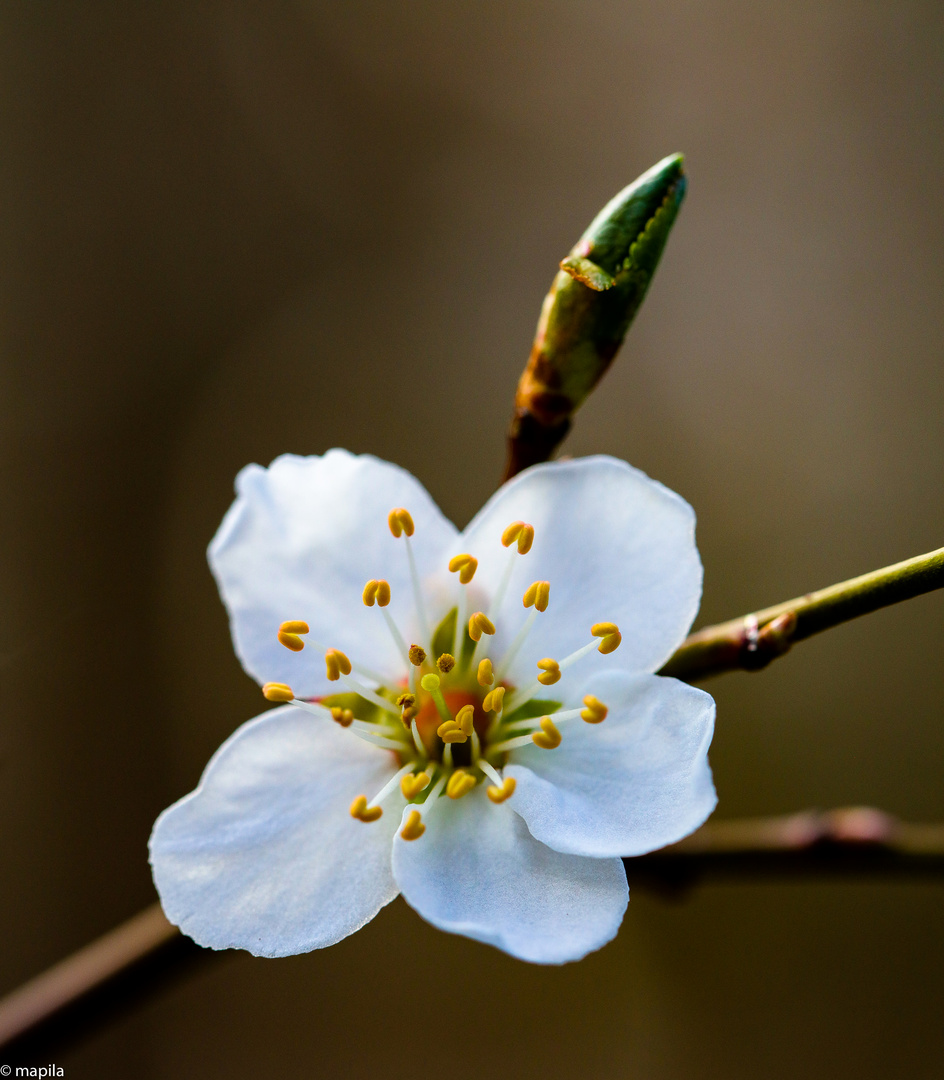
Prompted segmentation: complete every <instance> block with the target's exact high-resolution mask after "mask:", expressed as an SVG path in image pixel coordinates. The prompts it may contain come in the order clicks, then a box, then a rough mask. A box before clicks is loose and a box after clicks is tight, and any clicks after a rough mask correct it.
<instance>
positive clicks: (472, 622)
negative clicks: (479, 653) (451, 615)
mask: <svg viewBox="0 0 944 1080" xmlns="http://www.w3.org/2000/svg"><path fill="white" fill-rule="evenodd" d="M494 633H495V624H494V623H493V622H492V620H491V619H490V618H489V617H488V616H487V615H486V614H485V612H484V611H476V612H475V614H474V615H472V616H471V617H470V619H469V637H470V638H472V640H473V641H480V640H481V638H482V635H483V634H494Z"/></svg>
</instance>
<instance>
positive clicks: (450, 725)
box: [436, 720, 462, 739]
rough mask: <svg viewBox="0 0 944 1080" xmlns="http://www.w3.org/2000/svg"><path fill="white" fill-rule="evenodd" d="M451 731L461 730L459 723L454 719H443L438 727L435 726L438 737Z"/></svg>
mask: <svg viewBox="0 0 944 1080" xmlns="http://www.w3.org/2000/svg"><path fill="white" fill-rule="evenodd" d="M453 731H458V732H461V731H462V727H461V725H460V724H457V723H456V721H455V720H444V721H443V722H442V723H441V724H440V725H439V727H438V728H436V734H437V735H438V736H439V737H440V739H442V738H443V737H444V736H446V735H448V734H449V733H450V732H453Z"/></svg>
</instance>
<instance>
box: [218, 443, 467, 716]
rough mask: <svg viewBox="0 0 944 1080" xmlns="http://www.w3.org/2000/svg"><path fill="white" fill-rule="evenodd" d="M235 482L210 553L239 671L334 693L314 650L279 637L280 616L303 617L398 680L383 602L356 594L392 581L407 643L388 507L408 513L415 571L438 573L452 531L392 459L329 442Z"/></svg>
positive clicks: (301, 689) (409, 629)
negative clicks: (312, 453)
mask: <svg viewBox="0 0 944 1080" xmlns="http://www.w3.org/2000/svg"><path fill="white" fill-rule="evenodd" d="M236 490H237V492H238V497H237V499H236V501H235V502H234V503H233V505H232V506H231V507H230V509H229V511H228V512H227V514H226V517H225V518H224V519H223V523H222V525H221V526H220V529H219V531H218V532H217V534H216V536H215V537H214V538H213V542H212V543H211V544H210V550H209V559H210V566H211V568H212V570H213V573H214V575H215V576H216V580H217V583H218V584H219V587H220V592H221V594H222V596H223V601H224V603H225V604H226V607H227V609H228V610H229V613H230V623H231V627H232V632H233V640H234V643H235V646H236V652H237V654H238V656H239V658H240V660H241V661H242V664H243V667H244V668H245V669H246V671H248V672H249V674H250V675H252V676H253V678H255V679H256V680H257V681H258V682H260V683H262V682H283V683H288V684H289V686H291V687H292V688H293V689H294V690H295V694H296V696H298V697H314V696H317V695H321V694H328V693H331V692H332V691H337V690H338V684H337V683H329V682H328V681H327V679H326V677H325V667H324V662H323V658H322V657H321V656H320V655H318V653H317V652H316V651H315V650H314V649H309V650H306V651H305V652H303V653H302V654H301V655H298V654H295V653H291V652H289V651H288V650H287V649H285V648H283V647H282V646H281V645H279V644H278V642H277V640H276V632H277V631H278V627H279V624H280V623H281V622H283V621H285V620H286V619H304V620H305V621H306V622H307V623H308V624H309V626H310V627H311V637H312V639H314V641H316V642H319V643H320V644H322V645H323V646H324V647H325V648H336V649H340V650H341V651H342V652H344V653H347V654H348V656H349V657H350V658H351V660H353V661H354V662H355V663H361V664H363V665H364V666H365V667H368V668H372V669H374V670H377V671H379V672H380V673H381V674H383V675H386V676H388V677H390V678H394V677H401V676H403V674H404V673H405V671H406V668H407V663H406V660H405V658H402V657H400V656H399V655H398V653H397V650H396V648H395V646H394V644H393V639H392V637H391V636H390V634H389V632H388V630H387V626H386V624H385V623H384V620H383V617H382V615H381V614H380V610H379V609H378V608H376V607H374V608H367V607H365V606H364V604H363V603H362V601H361V593H362V591H363V588H364V585H365V583H366V582H367V581H369V580H370V579H371V578H383V579H386V580H387V581H389V582H390V587H391V590H392V594H393V599H392V601H391V603H390V606H389V608H388V609H387V610H388V611H389V612H390V613H391V614H392V615H393V617H394V619H395V620H396V621H397V622H398V624H399V626H400V630H401V632H402V633H403V635H404V636H405V637H406V643H407V644H408V645H409V644H410V642H411V641H415V640H417V639H418V632H419V631H418V624H417V621H416V615H415V605H414V602H413V591H412V587H411V579H410V573H409V564H408V562H407V554H406V550H405V544H404V540H403V539H402V538H401V539H400V540H395V539H394V538H393V536H392V535H391V533H390V530H389V529H388V527H387V515H388V513H389V512H390V510H392V509H393V508H394V507H396V506H403V507H405V508H406V509H407V510H409V512H410V514H411V515H412V517H413V520H414V523H415V525H416V533H415V535H414V536H413V541H412V542H413V550H414V552H415V554H416V561H417V566H418V568H419V572H420V575H421V576H424V575H427V574H429V573H431V572H434V571H441V576H443V577H445V576H447V572H446V569H445V561H444V560H445V558H446V556H445V554H444V553H445V550H446V548H447V547H448V546H449V544H450V543H451V542H452V541H453V539H454V538H455V536H456V529H455V526H454V525H453V524H452V523H451V522H449V521H448V520H447V519H446V518H444V517H443V515H442V514H441V513H440V511H439V509H438V508H437V506H436V504H435V503H434V502H433V500H432V499H431V498H430V496H429V494H428V493H427V492H426V490H425V489H424V488H423V487H422V485H421V484H420V483H419V482H418V481H417V480H415V479H414V478H413V477H412V476H411V475H410V474H409V473H408V472H406V471H405V470H404V469H401V468H399V467H398V466H396V465H390V464H388V463H387V462H384V461H379V460H378V459H377V458H374V457H370V456H368V455H363V456H361V457H355V456H354V455H353V454H349V453H347V451H345V450H331V451H329V452H328V453H327V454H325V455H324V457H307V458H302V457H295V456H293V455H289V454H287V455H285V456H284V457H280V458H276V460H275V461H273V462H272V464H271V465H270V466H269V468H268V469H263V468H262V467H261V466H259V465H248V466H247V467H246V468H245V469H243V470H242V472H240V474H239V476H238V477H237V479H236ZM438 614H439V616H440V617H441V615H442V614H443V612H439V613H438Z"/></svg>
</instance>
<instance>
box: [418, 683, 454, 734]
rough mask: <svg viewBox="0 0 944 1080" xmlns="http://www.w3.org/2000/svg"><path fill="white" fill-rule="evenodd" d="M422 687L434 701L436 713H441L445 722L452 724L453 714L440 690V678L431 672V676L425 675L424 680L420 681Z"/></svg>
mask: <svg viewBox="0 0 944 1080" xmlns="http://www.w3.org/2000/svg"><path fill="white" fill-rule="evenodd" d="M420 686H422V687H423V689H424V690H425V691H426V693H427V694H429V696H430V697H431V698H432V699H433V704H434V705H435V706H436V711H437V712H438V713H439V715H440V717H441V719H442V720H443V722H444V723H449V722H452V713H451V712H450V711H449V706H448V705H447V704H446V699H445V698H444V697H443V694H442V690H440V689H439V676H438V675H433V674H432V672H430V674H429V675H424V676H423V678H422V679H420Z"/></svg>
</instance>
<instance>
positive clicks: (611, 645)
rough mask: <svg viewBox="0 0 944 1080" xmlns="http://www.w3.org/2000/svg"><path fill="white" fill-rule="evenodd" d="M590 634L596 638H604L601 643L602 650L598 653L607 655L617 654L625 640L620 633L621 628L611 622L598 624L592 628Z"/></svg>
mask: <svg viewBox="0 0 944 1080" xmlns="http://www.w3.org/2000/svg"><path fill="white" fill-rule="evenodd" d="M590 633H591V634H592V635H593V636H594V637H598V638H603V640H602V641H601V642H600V648H599V649H598V652H601V653H603V654H604V655H605V654H606V653H611V652H616V650H617V649H618V648H619V646H620V642H621V641H622V640H623V635H622V634H621V633H620V632H619V627H618V626H617V625H616V623H611V622H598V623H595V624H594V625H593V626H591V627H590Z"/></svg>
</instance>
